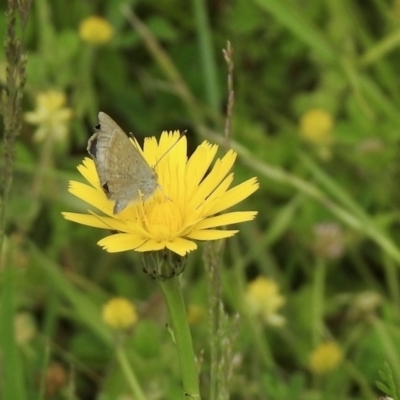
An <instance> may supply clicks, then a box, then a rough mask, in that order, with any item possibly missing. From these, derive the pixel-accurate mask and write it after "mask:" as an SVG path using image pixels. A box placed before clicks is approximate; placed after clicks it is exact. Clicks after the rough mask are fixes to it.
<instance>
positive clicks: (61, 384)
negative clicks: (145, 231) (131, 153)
mask: <svg viewBox="0 0 400 400" xmlns="http://www.w3.org/2000/svg"><path fill="white" fill-rule="evenodd" d="M4 3H5V2H3V3H2V4H1V5H0V10H1V13H0V31H1V32H2V33H3V35H4V36H6V26H7V19H6V15H5V11H6V9H7V5H6V4H4ZM133 13H134V14H133ZM93 16H97V17H100V18H98V19H93V18H92V17H93ZM23 40H24V42H25V45H26V51H27V54H28V63H27V82H26V87H25V93H24V95H25V97H24V101H23V115H24V121H23V126H22V132H21V135H20V137H19V138H18V140H17V142H16V160H15V165H14V177H13V184H12V189H11V194H10V200H9V203H8V205H7V220H6V227H5V231H6V239H5V242H4V249H3V250H4V251H3V258H2V262H1V271H0V272H1V280H0V285H1V286H0V288H1V296H2V303H1V304H2V321H1V322H0V326H2V327H3V329H1V330H2V335H1V346H0V347H1V349H2V350H1V352H0V370H2V372H3V379H2V381H1V386H0V390H1V391H2V393H3V395H2V396H0V397H1V398H4V399H5V400H13V399H16V400H20V399H21V400H22V399H44V398H45V399H82V400H84V399H85V400H86V399H102V400H105V399H118V400H127V399H134V397H132V395H130V390H129V387H128V385H127V383H126V380H125V379H124V375H123V373H122V372H121V369H120V367H119V366H118V363H117V361H116V358H115V354H114V341H113V336H112V334H111V330H110V329H109V328H108V327H107V326H106V325H105V324H104V322H103V321H102V319H101V312H102V311H101V310H102V307H103V305H104V304H105V302H106V301H107V300H109V299H111V298H113V297H116V296H122V297H126V298H127V299H129V300H130V301H132V302H133V304H134V305H135V307H136V309H137V312H138V315H139V317H138V321H137V323H136V324H135V326H134V327H133V328H132V330H131V332H130V333H129V335H128V337H127V338H125V348H126V352H127V354H128V356H129V360H130V362H131V364H132V368H133V369H134V370H135V372H136V374H137V376H138V379H139V382H140V383H141V385H142V388H143V390H144V392H145V393H146V396H147V397H148V398H149V399H175V398H178V397H177V396H178V393H180V378H179V376H180V374H179V366H178V365H177V363H176V362H175V361H176V354H175V348H174V345H173V343H172V341H171V338H170V335H169V333H168V331H167V329H166V328H165V323H166V321H167V315H166V310H165V307H164V305H163V303H162V299H161V296H160V293H159V288H158V287H157V285H156V284H155V282H154V281H153V280H151V279H150V278H149V277H148V276H146V275H145V274H143V273H142V262H141V258H140V255H139V256H138V255H136V254H134V252H127V253H118V254H109V253H106V252H104V251H103V250H102V249H101V248H100V247H98V246H97V244H96V243H97V241H98V240H100V239H101V238H102V237H104V235H105V234H104V232H102V231H100V230H96V229H93V228H90V227H86V226H80V225H77V224H73V223H71V222H68V221H66V220H64V219H63V218H62V216H61V212H62V211H73V212H86V210H87V208H88V207H87V205H86V204H84V203H83V202H82V201H79V200H78V199H76V198H74V197H73V196H72V195H71V194H69V193H68V191H67V190H68V181H69V180H71V179H72V180H78V181H83V178H82V177H81V176H80V175H79V174H78V172H77V170H76V167H77V166H78V165H79V164H80V163H81V161H82V159H83V158H84V157H85V156H86V155H87V154H86V143H87V140H88V138H89V137H90V135H91V134H92V132H93V126H94V125H96V124H97V114H98V112H99V111H104V112H106V113H107V114H109V115H110V116H111V117H112V118H113V119H114V120H115V121H117V123H118V124H119V125H120V126H121V127H123V128H124V129H125V131H126V132H129V131H130V132H132V133H133V134H134V135H135V137H136V138H137V139H138V140H139V142H140V143H142V141H143V138H144V137H146V136H156V137H159V135H160V133H161V132H162V131H163V130H175V129H180V130H187V133H186V135H187V138H188V142H189V149H190V151H193V149H194V148H195V147H196V146H197V145H198V144H199V143H201V142H202V141H203V140H209V141H211V142H213V143H218V144H220V145H221V147H220V150H221V153H220V154H223V152H224V145H223V143H224V129H225V122H226V113H227V104H228V99H229V93H230V91H229V88H228V70H229V65H227V63H226V60H225V59H224V56H223V49H227V41H229V42H230V44H231V46H232V49H233V53H232V55H231V58H230V61H231V63H232V64H233V82H234V83H233V89H234V106H233V112H232V117H231V119H230V126H231V129H230V145H231V146H232V147H233V148H234V149H236V150H237V151H238V153H239V157H238V162H237V163H236V165H235V183H238V182H241V181H243V180H245V179H248V178H250V177H252V176H257V177H258V179H259V181H260V189H259V190H258V191H257V192H256V193H255V194H254V195H253V196H251V197H250V198H249V199H247V200H246V201H245V202H243V203H242V204H241V205H240V207H239V209H242V210H257V211H258V212H259V214H258V216H257V218H256V219H255V220H254V221H252V222H248V223H245V224H241V225H240V226H239V229H240V232H239V233H238V234H237V236H235V237H234V238H231V239H228V240H226V242H225V245H224V246H225V247H224V253H223V258H222V262H221V265H220V273H221V279H222V288H223V292H222V298H223V300H224V305H225V308H226V310H227V313H228V315H229V316H230V317H231V318H232V319H234V318H235V315H236V314H237V313H240V320H239V322H237V323H236V325H232V329H231V330H229V329H228V330H227V332H226V335H227V337H228V336H229V333H230V334H231V335H230V337H231V339H232V341H231V346H232V348H231V360H230V363H229V365H228V366H226V365H225V366H224V365H223V364H221V368H225V369H227V368H228V367H229V368H230V370H229V374H230V380H229V382H228V383H226V387H227V388H228V391H229V393H230V395H231V398H232V399H246V400H247V399H249V400H250V399H271V400H278V399H282V400H283V399H307V400H314V399H321V400H322V399H324V400H325V399H342V400H344V399H357V400H358V399H368V400H369V399H370V400H373V399H378V398H379V396H380V395H381V394H382V392H381V390H378V387H377V384H376V381H380V382H381V383H382V384H383V385H382V384H381V385H380V389H385V387H386V391H387V392H388V394H390V395H391V397H392V398H398V397H397V393H396V389H395V386H396V384H397V382H398V381H399V380H400V345H399V344H400V329H399V317H400V309H399V307H400V289H399V274H398V271H399V266H400V249H399V247H398V243H399V234H400V230H399V226H400V225H399V213H398V204H399V200H400V189H399V184H398V181H399V176H400V175H399V172H400V171H399V166H400V157H399V141H400V112H399V109H400V78H399V65H400V51H399V44H400V1H398V0H360V1H356V0H350V1H349V0H326V1H323V0H316V1H300V0H279V1H278V0H250V1H245V0H232V1H223V0H221V1H209V2H205V1H202V0H193V1H192V2H184V1H179V0H174V1H168V2H160V1H152V0H151V1H135V2H133V1H120V0H103V1H90V2H89V1H76V0H69V1H68V2H65V1H59V0H51V1H50V0H34V1H33V3H32V7H31V14H30V17H29V22H28V25H27V28H26V31H25V34H24V37H23ZM5 77H6V55H5V52H4V48H2V50H1V52H0V84H1V86H2V87H3V88H6V87H7V84H6V78H5ZM202 248H203V247H202V245H201V244H200V243H199V249H198V250H197V251H195V252H193V253H192V254H190V256H189V260H188V266H187V268H186V270H185V272H184V274H183V282H184V291H185V296H186V301H187V304H188V310H189V313H188V315H189V320H190V323H191V326H192V334H193V340H194V345H195V351H196V354H198V357H199V363H200V367H201V375H200V376H201V382H202V384H201V386H202V388H203V391H204V395H203V396H204V399H208V398H209V397H208V395H207V393H208V392H207V391H208V389H207V388H208V385H209V370H210V366H209V347H210V337H209V336H208V321H207V308H208V296H209V292H208V290H207V284H206V276H205V275H206V274H205V270H204V267H203V264H204V262H203V258H202ZM5 265H9V266H12V268H11V269H10V270H8V269H7V268H5V267H4V266H5ZM254 282H258V284H259V285H260V286H259V289H257V288H255V286H254ZM252 283H253V285H252ZM263 285H264V286H263ZM271 285H272V286H271ZM254 303H255V304H256V307H251V306H250V304H254ZM5 327H8V329H6V328H5ZM6 361H7V363H6ZM380 371H381V373H380ZM10 396H12V397H10ZM221 398H222V397H221ZM224 398H225V397H224Z"/></svg>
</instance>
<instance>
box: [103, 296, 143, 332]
mask: <svg viewBox="0 0 400 400" xmlns="http://www.w3.org/2000/svg"><path fill="white" fill-rule="evenodd" d="M137 319H138V316H137V313H136V308H135V306H134V305H133V304H132V303H131V302H130V301H129V300H127V299H125V298H123V297H115V298H113V299H111V300H110V301H108V302H107V303H106V304H105V305H104V307H103V321H104V322H105V323H106V324H107V325H108V326H110V327H111V328H113V329H116V330H126V329H129V328H131V327H132V326H133V325H134V324H135V323H136V321H137Z"/></svg>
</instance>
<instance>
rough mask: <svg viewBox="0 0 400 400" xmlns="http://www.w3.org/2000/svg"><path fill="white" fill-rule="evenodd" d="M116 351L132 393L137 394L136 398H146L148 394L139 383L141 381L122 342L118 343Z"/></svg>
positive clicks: (144, 399) (138, 399)
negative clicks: (145, 393)
mask: <svg viewBox="0 0 400 400" xmlns="http://www.w3.org/2000/svg"><path fill="white" fill-rule="evenodd" d="M116 353H117V359H118V362H119V365H120V367H121V368H122V371H123V373H124V375H125V378H126V380H127V382H128V384H129V386H130V388H131V390H132V393H133V394H134V396H135V399H136V400H146V396H145V395H144V393H143V391H142V388H141V387H140V385H139V382H138V380H137V378H136V375H135V373H134V371H133V369H132V367H131V365H130V364H129V360H128V358H127V356H126V352H125V350H124V348H123V346H122V344H120V343H119V344H117V346H116Z"/></svg>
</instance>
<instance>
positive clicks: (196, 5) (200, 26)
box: [192, 0, 221, 114]
mask: <svg viewBox="0 0 400 400" xmlns="http://www.w3.org/2000/svg"><path fill="white" fill-rule="evenodd" d="M192 3H193V11H194V21H195V24H196V30H197V37H198V41H199V55H200V57H199V59H200V64H201V67H202V72H203V81H204V88H205V91H206V99H207V104H208V106H209V107H210V108H211V109H212V110H213V112H214V113H216V114H218V112H219V107H220V101H221V99H220V98H221V95H220V93H219V85H218V76H217V67H216V63H215V57H214V54H213V53H214V52H213V46H212V39H211V27H210V22H209V19H208V15H207V11H208V10H207V2H206V1H204V0H192Z"/></svg>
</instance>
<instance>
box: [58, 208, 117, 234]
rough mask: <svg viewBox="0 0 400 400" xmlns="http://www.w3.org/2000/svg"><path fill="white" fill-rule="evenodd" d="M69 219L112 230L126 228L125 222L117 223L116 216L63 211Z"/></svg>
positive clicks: (64, 215)
mask: <svg viewBox="0 0 400 400" xmlns="http://www.w3.org/2000/svg"><path fill="white" fill-rule="evenodd" d="M61 214H62V215H63V217H64V218H65V219H67V220H68V221H73V222H77V223H78V224H82V225H87V226H92V227H94V228H101V229H110V230H124V229H125V226H124V224H122V223H120V224H119V225H118V224H116V222H117V221H115V219H114V218H109V217H98V216H96V215H88V214H79V213H71V212H62V213H61Z"/></svg>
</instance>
